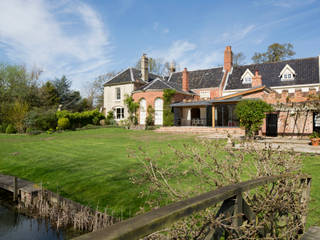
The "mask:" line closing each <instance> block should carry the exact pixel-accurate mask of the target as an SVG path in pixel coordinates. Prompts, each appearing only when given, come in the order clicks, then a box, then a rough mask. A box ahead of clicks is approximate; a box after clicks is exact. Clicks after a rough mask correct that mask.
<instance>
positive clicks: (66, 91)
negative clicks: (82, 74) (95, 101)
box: [53, 75, 88, 112]
mask: <svg viewBox="0 0 320 240" xmlns="http://www.w3.org/2000/svg"><path fill="white" fill-rule="evenodd" d="M71 84H72V83H71V81H70V80H68V79H67V78H66V76H64V75H63V76H62V77H61V78H60V79H59V78H56V79H55V80H54V81H53V85H54V86H55V88H56V89H57V92H58V97H59V104H61V105H62V109H65V110H69V111H73V112H78V111H83V110H86V107H85V106H87V105H88V104H87V103H86V101H84V102H83V101H82V99H81V96H80V92H79V91H72V90H71V89H70V88H71Z"/></svg>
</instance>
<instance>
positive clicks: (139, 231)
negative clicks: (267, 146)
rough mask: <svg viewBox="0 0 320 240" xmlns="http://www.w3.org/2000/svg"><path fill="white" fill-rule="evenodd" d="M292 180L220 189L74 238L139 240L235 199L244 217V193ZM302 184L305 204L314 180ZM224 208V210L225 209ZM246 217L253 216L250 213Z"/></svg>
mask: <svg viewBox="0 0 320 240" xmlns="http://www.w3.org/2000/svg"><path fill="white" fill-rule="evenodd" d="M290 176H291V177H292V175H282V176H268V177H261V178H258V179H254V180H249V181H246V182H241V183H237V184H232V185H228V186H225V187H221V188H219V189H217V190H214V191H210V192H207V193H204V194H201V195H199V196H196V197H193V198H189V199H186V200H183V201H180V202H176V203H173V204H170V205H167V206H164V207H162V208H159V209H156V210H153V211H150V212H147V213H145V214H142V215H138V216H136V217H133V218H130V219H127V220H125V221H122V222H120V223H117V224H114V225H112V226H110V227H108V228H106V229H103V230H100V231H97V232H92V233H88V234H84V235H81V236H79V237H77V238H75V240H88V239H94V240H116V239H117V240H118V239H119V240H120V239H125V240H128V239H130V240H134V239H140V238H142V237H145V236H148V235H150V234H151V233H154V232H156V231H159V230H161V229H164V228H165V227H167V226H170V225H171V224H173V223H174V222H176V221H178V220H180V219H182V218H184V217H187V216H190V215H191V214H193V213H194V212H197V211H201V210H204V209H206V208H208V207H211V206H213V205H215V204H217V203H219V202H221V201H224V203H223V205H224V204H225V205H228V201H229V202H230V199H234V201H233V206H234V208H233V209H232V211H234V212H235V213H242V212H244V213H245V212H246V210H247V211H248V209H244V208H245V207H246V206H245V205H246V204H245V202H244V201H243V199H242V192H246V191H248V190H251V189H254V188H256V187H258V186H261V185H265V184H268V183H272V182H276V181H278V180H280V179H284V178H287V177H290ZM302 183H304V184H306V188H304V189H303V191H304V193H303V201H308V197H309V192H310V185H311V178H310V177H305V178H303V179H302ZM229 205H230V204H229ZM221 208H223V206H222V207H221ZM229 209H230V208H229ZM245 214H246V213H245ZM247 214H248V215H250V213H247ZM305 220H306V218H304V219H303V221H304V222H305ZM241 221H242V219H240V218H237V219H236V222H235V224H237V225H241V223H242V222H241ZM214 234H216V233H212V234H211V236H214ZM208 239H209V238H208ZM210 239H211V238H210ZM213 239H216V238H213Z"/></svg>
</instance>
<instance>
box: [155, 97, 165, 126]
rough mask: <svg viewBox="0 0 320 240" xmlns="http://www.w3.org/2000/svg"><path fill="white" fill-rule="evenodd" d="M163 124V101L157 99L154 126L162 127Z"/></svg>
mask: <svg viewBox="0 0 320 240" xmlns="http://www.w3.org/2000/svg"><path fill="white" fill-rule="evenodd" d="M162 123H163V100H162V99H161V98H157V99H156V101H155V102H154V124H155V125H162Z"/></svg>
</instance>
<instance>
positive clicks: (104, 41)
mask: <svg viewBox="0 0 320 240" xmlns="http://www.w3.org/2000/svg"><path fill="white" fill-rule="evenodd" d="M0 9H1V10H2V11H1V14H0V43H2V46H4V47H1V48H2V51H3V52H4V53H5V54H6V55H7V57H8V58H9V59H10V60H12V61H15V62H18V63H23V64H26V65H27V66H31V67H32V66H37V67H39V68H41V69H43V70H44V74H43V77H44V78H52V77H55V76H57V77H58V76H61V75H62V74H66V75H67V76H69V77H70V78H71V79H72V80H73V81H74V83H75V85H76V86H78V87H79V86H80V85H79V83H77V81H78V79H79V78H80V77H81V78H82V79H80V80H89V79H83V78H84V77H91V78H92V77H94V75H95V74H99V73H100V72H101V71H102V68H103V67H106V64H107V63H108V62H110V58H109V57H110V46H109V41H108V34H107V32H106V29H105V26H104V24H103V22H102V20H101V19H100V17H99V15H98V14H97V12H95V11H94V10H93V9H92V8H91V7H90V6H88V5H87V4H85V3H83V2H80V1H77V2H73V1H64V0H61V1H56V2H47V1H45V0H27V1H26V0H10V1H0ZM64 19H68V22H66V21H64ZM80 74H81V75H80Z"/></svg>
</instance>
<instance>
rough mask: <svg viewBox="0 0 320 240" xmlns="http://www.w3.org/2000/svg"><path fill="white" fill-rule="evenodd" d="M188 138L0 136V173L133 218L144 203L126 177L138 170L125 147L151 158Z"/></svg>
mask: <svg viewBox="0 0 320 240" xmlns="http://www.w3.org/2000/svg"><path fill="white" fill-rule="evenodd" d="M192 141H193V137H191V136H190V135H184V136H179V135H172V134H159V133H154V132H152V131H130V130H125V129H118V128H104V129H95V130H84V131H75V132H64V133H54V134H51V135H49V134H41V135H37V136H26V135H5V134H0V172H1V173H3V174H9V175H15V176H19V177H21V178H24V179H28V180H30V181H33V182H35V183H42V184H43V185H44V186H45V187H47V188H48V189H49V190H52V191H55V192H56V191H58V192H59V193H60V194H61V195H62V196H64V197H67V198H70V199H72V200H74V201H77V202H80V203H82V204H85V205H89V206H91V207H93V208H95V207H96V206H97V205H98V206H99V207H100V209H104V207H108V209H112V211H113V212H114V215H116V216H120V215H123V216H124V217H127V216H130V215H133V213H134V212H136V211H137V210H138V209H139V206H141V205H142V204H143V199H139V198H138V194H139V192H140V191H141V190H142V189H141V187H139V186H136V185H133V184H132V183H131V182H130V180H129V178H130V177H131V176H133V175H134V174H135V173H136V172H137V171H139V169H140V168H141V166H140V165H139V163H138V161H137V160H135V159H132V158H129V157H128V149H131V150H137V149H138V147H142V148H143V149H146V150H147V151H148V153H149V154H150V156H156V155H158V154H159V150H160V149H167V148H168V144H174V145H176V146H178V147H181V146H182V145H183V143H190V142H192Z"/></svg>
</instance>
